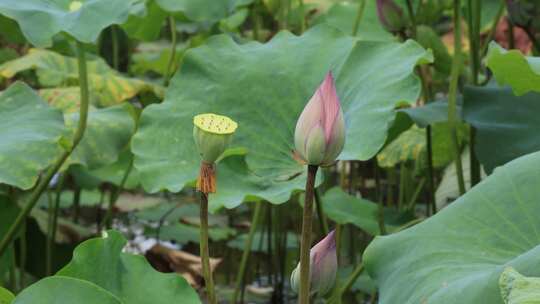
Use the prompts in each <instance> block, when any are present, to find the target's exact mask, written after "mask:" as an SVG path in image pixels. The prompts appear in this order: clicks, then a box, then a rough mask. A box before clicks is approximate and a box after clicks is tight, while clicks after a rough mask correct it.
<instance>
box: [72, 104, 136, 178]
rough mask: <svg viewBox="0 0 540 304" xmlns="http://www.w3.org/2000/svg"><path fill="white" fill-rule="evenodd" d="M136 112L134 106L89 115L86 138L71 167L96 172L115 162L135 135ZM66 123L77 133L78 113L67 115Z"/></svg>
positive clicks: (102, 110) (75, 151) (98, 111)
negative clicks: (81, 167) (81, 166)
mask: <svg viewBox="0 0 540 304" xmlns="http://www.w3.org/2000/svg"><path fill="white" fill-rule="evenodd" d="M133 111H134V110H133V106H131V105H130V104H127V103H125V104H121V105H117V106H113V107H108V108H104V109H97V110H95V111H90V112H89V113H88V122H87V126H86V131H85V134H84V137H83V139H82V140H81V142H80V143H79V145H78V146H77V147H76V148H75V150H74V151H73V153H72V154H71V156H70V158H69V161H68V164H82V165H84V166H86V167H87V168H90V169H94V168H99V167H101V166H105V165H110V164H112V163H114V162H116V160H117V159H118V155H119V154H120V153H121V152H122V151H123V150H124V149H125V148H126V147H127V146H128V144H129V141H130V139H131V136H132V135H133V133H134V132H135V120H134V116H133V115H134V112H133ZM65 120H66V126H67V127H68V128H69V129H70V130H71V132H72V133H75V130H76V128H77V126H78V123H79V113H77V112H76V113H69V114H66V115H65Z"/></svg>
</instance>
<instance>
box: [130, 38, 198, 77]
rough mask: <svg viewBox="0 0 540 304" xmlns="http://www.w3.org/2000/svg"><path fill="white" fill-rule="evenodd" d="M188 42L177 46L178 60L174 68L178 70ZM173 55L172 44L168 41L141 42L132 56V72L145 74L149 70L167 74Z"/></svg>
mask: <svg viewBox="0 0 540 304" xmlns="http://www.w3.org/2000/svg"><path fill="white" fill-rule="evenodd" d="M187 47H188V46H187V45H186V44H179V45H177V47H176V57H175V59H176V62H175V66H174V67H173V70H175V71H176V70H177V69H178V67H179V66H180V62H181V61H182V58H183V54H184V51H185V50H186V49H187ZM170 57H171V46H170V42H168V41H160V42H149V43H141V44H139V45H137V49H136V50H135V52H134V53H133V56H132V57H131V60H132V62H131V64H130V66H129V69H130V72H131V73H132V74H135V75H143V74H145V73H148V72H153V73H157V74H159V75H165V73H167V68H168V65H169V59H170Z"/></svg>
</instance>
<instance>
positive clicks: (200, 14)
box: [155, 0, 253, 22]
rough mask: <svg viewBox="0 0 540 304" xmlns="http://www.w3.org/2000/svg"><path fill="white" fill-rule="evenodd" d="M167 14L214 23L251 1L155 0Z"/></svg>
mask: <svg viewBox="0 0 540 304" xmlns="http://www.w3.org/2000/svg"><path fill="white" fill-rule="evenodd" d="M155 1H156V2H157V4H158V5H159V6H161V8H163V9H164V10H165V11H167V12H181V13H183V14H184V15H185V16H186V17H187V18H189V19H190V20H193V21H200V22H201V21H205V22H216V21H219V20H221V19H223V18H225V17H227V16H228V15H230V14H232V13H233V12H234V11H235V10H236V9H237V8H239V7H241V6H245V5H248V4H250V3H251V2H253V0H155Z"/></svg>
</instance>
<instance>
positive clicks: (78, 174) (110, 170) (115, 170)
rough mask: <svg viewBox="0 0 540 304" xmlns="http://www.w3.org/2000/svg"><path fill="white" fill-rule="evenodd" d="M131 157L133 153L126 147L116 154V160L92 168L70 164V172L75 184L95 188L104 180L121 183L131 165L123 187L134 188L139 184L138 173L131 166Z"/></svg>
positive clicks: (114, 183) (115, 183) (116, 183)
mask: <svg viewBox="0 0 540 304" xmlns="http://www.w3.org/2000/svg"><path fill="white" fill-rule="evenodd" d="M132 159H133V154H131V152H130V151H129V149H128V148H127V147H126V149H124V150H123V151H121V152H120V154H119V155H118V160H117V161H115V162H114V163H112V164H109V165H106V166H102V167H99V168H96V169H92V170H90V169H88V168H86V167H84V166H72V167H71V168H70V174H72V175H73V176H74V177H75V180H76V182H77V185H79V186H80V187H82V188H85V189H96V188H98V187H99V186H100V185H101V184H102V183H105V182H108V183H111V184H113V185H117V186H119V185H120V184H121V183H122V179H123V178H124V175H125V173H126V170H128V169H129V167H130V166H131V169H130V172H129V175H128V178H127V180H126V182H125V183H124V185H123V188H124V189H134V188H137V187H138V186H139V174H138V173H137V170H136V169H135V168H133V166H132Z"/></svg>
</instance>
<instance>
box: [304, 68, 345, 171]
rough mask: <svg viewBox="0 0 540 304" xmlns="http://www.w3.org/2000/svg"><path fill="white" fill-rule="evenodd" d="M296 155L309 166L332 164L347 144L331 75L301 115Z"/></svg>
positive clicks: (341, 112)
mask: <svg viewBox="0 0 540 304" xmlns="http://www.w3.org/2000/svg"><path fill="white" fill-rule="evenodd" d="M294 144H295V146H296V152H298V154H299V156H300V157H301V158H302V159H303V160H304V161H305V162H306V163H307V164H308V165H331V164H332V163H333V162H334V161H335V160H336V158H337V157H338V156H339V154H340V153H341V150H343V145H344V144H345V120H344V118H343V110H342V109H341V105H340V103H339V98H338V96H337V92H336V86H335V84H334V78H333V77H332V73H328V74H327V75H326V78H325V79H324V81H323V82H322V84H321V85H320V86H319V88H318V89H317V91H316V92H315V94H313V96H312V97H311V99H310V100H309V102H308V103H307V105H306V107H305V108H304V111H302V114H300V117H299V118H298V122H297V123H296V129H295V131H294Z"/></svg>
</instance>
